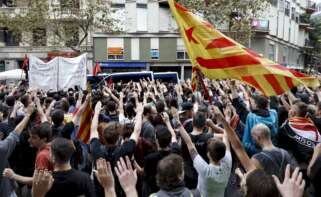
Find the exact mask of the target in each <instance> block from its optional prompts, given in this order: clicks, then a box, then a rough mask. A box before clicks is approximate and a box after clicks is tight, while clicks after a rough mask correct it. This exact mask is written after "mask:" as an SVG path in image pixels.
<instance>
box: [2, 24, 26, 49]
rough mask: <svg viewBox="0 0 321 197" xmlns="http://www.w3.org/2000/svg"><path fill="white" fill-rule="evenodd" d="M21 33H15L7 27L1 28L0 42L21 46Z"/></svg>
mask: <svg viewBox="0 0 321 197" xmlns="http://www.w3.org/2000/svg"><path fill="white" fill-rule="evenodd" d="M20 40H21V34H19V33H18V34H13V33H12V32H11V31H9V30H8V28H6V27H4V28H3V27H2V28H0V42H4V43H5V45H6V46H19V42H20Z"/></svg>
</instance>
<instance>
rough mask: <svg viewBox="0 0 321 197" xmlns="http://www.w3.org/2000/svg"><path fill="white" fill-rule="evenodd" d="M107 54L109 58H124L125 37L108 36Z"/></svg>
mask: <svg viewBox="0 0 321 197" xmlns="http://www.w3.org/2000/svg"><path fill="white" fill-rule="evenodd" d="M107 55H108V59H109V60H123V59H124V39H123V38H108V39H107Z"/></svg>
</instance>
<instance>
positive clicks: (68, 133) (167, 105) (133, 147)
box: [0, 79, 321, 197]
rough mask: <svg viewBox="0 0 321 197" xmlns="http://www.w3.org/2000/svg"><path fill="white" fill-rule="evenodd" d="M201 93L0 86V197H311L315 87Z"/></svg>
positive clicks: (318, 158)
mask: <svg viewBox="0 0 321 197" xmlns="http://www.w3.org/2000/svg"><path fill="white" fill-rule="evenodd" d="M205 85H206V86H207V87H208V94H205V95H207V96H206V97H204V92H203V91H196V92H192V88H191V82H190V81H189V80H187V81H181V82H179V83H178V84H173V83H168V82H162V81H158V80H157V81H150V80H149V79H142V80H140V81H139V82H132V81H131V82H127V83H122V82H117V83H114V84H106V85H101V86H100V87H97V88H96V89H93V90H90V91H89V90H85V91H83V90H78V88H74V89H73V88H70V89H68V90H67V91H59V92H51V91H48V92H45V91H42V90H32V89H29V88H28V86H27V85H25V84H18V85H17V86H13V87H9V86H6V85H1V86H0V102H1V103H0V173H1V175H0V196H1V197H16V196H18V197H28V196H33V197H44V196H46V197H51V196H52V197H77V196H86V197H87V196H88V197H94V196H97V197H102V196H106V197H109V196H110V197H115V196H117V197H122V196H127V197H135V196H141V197H149V196H150V197H201V196H203V197H224V196H227V197H239V196H246V197H278V196H283V197H302V196H321V188H320V187H318V184H319V183H320V181H321V143H320V142H321V135H320V131H321V90H320V89H315V90H311V89H309V88H307V87H304V86H300V87H297V88H294V89H293V90H291V91H289V92H286V93H284V94H283V95H280V96H275V97H269V98H268V97H265V96H264V95H262V94H260V92H258V91H257V90H255V89H254V88H251V87H249V86H247V85H244V84H241V83H240V82H237V81H230V80H221V81H209V80H205ZM90 108H91V109H92V112H91V116H89V118H88V119H85V120H84V117H83V116H84V114H86V111H87V110H88V109H90ZM86 127H87V129H86ZM80 130H81V131H82V132H83V131H88V132H90V135H89V136H90V137H89V140H88V143H85V142H84V139H83V138H82V137H81V135H82V134H81V135H80V134H79V131H80Z"/></svg>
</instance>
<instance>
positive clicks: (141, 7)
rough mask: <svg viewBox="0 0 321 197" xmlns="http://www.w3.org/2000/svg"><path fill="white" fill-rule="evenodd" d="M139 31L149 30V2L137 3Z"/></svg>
mask: <svg viewBox="0 0 321 197" xmlns="http://www.w3.org/2000/svg"><path fill="white" fill-rule="evenodd" d="M137 31H147V4H137Z"/></svg>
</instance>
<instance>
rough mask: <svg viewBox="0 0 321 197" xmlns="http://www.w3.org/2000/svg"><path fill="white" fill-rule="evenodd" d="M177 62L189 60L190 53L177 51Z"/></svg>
mask: <svg viewBox="0 0 321 197" xmlns="http://www.w3.org/2000/svg"><path fill="white" fill-rule="evenodd" d="M176 59H177V60H189V56H188V53H187V52H186V51H176Z"/></svg>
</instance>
